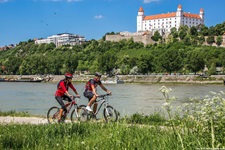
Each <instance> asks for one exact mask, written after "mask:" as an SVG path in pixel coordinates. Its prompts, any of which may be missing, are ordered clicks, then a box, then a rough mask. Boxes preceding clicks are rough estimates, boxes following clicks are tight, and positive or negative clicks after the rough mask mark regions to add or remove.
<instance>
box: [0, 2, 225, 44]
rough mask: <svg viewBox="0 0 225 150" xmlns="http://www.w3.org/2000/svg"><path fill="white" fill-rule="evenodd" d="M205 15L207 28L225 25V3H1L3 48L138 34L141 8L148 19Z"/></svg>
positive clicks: (1, 42) (0, 35)
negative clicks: (61, 36)
mask: <svg viewBox="0 0 225 150" xmlns="http://www.w3.org/2000/svg"><path fill="white" fill-rule="evenodd" d="M179 4H181V5H182V8H183V11H184V12H191V13H194V14H198V13H199V10H200V8H203V9H204V11H205V25H206V26H208V27H210V26H215V25H216V24H220V23H222V22H224V21H225V15H224V14H225V9H224V7H225V0H0V47H1V46H5V45H9V44H16V43H19V42H20V41H27V40H29V39H34V38H46V37H48V36H51V35H54V34H58V33H64V32H67V33H73V34H79V35H83V36H85V38H86V39H87V40H91V39H96V40H98V39H100V38H102V37H103V36H104V35H105V33H107V32H112V31H113V32H120V31H129V32H136V18H137V12H138V9H139V8H140V6H142V7H143V9H144V11H145V15H154V14H162V13H167V12H175V11H176V10H177V6H178V5H179Z"/></svg>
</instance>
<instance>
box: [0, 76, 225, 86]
mask: <svg viewBox="0 0 225 150" xmlns="http://www.w3.org/2000/svg"><path fill="white" fill-rule="evenodd" d="M19 77H21V76H17V75H0V78H7V79H16V78H19ZM22 77H27V78H29V77H40V76H38V75H23V76H22ZM42 77H43V78H44V81H43V82H53V83H55V82H58V81H60V80H61V79H63V78H64V75H47V76H42ZM93 77H94V76H93V75H75V76H74V78H73V81H74V82H87V81H88V80H89V79H91V78H93ZM118 77H119V79H120V80H123V81H124V82H125V83H155V84H157V83H177V84H224V79H225V75H212V76H209V77H208V76H199V75H118ZM114 79H115V78H109V77H106V76H103V77H102V80H114Z"/></svg>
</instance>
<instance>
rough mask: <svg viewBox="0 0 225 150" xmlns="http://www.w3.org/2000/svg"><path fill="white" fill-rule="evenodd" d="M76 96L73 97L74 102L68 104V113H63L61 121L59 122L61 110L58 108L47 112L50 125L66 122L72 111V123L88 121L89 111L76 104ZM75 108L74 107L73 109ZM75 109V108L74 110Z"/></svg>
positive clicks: (52, 108)
mask: <svg viewBox="0 0 225 150" xmlns="http://www.w3.org/2000/svg"><path fill="white" fill-rule="evenodd" d="M76 98H77V97H76V96H73V97H72V101H71V102H69V103H67V104H66V105H68V106H66V109H67V111H66V112H65V111H63V114H62V117H61V120H59V116H58V115H59V110H60V108H59V107H57V106H53V107H51V108H50V109H49V110H48V112H47V120H48V122H49V123H58V122H65V120H66V117H67V115H68V114H69V113H70V110H71V109H72V112H71V115H70V120H71V122H72V123H74V122H77V121H87V110H86V109H85V108H83V107H81V106H78V105H77V103H76V100H75V99H76ZM73 106H74V107H73ZM72 107H73V108H72Z"/></svg>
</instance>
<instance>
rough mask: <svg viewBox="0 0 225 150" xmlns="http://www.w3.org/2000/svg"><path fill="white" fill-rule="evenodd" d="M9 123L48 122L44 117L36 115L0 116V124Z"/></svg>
mask: <svg viewBox="0 0 225 150" xmlns="http://www.w3.org/2000/svg"><path fill="white" fill-rule="evenodd" d="M9 123H18V124H45V123H48V121H47V119H46V118H38V117H11V116H6V117H2V116H0V124H9Z"/></svg>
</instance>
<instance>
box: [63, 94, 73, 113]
mask: <svg viewBox="0 0 225 150" xmlns="http://www.w3.org/2000/svg"><path fill="white" fill-rule="evenodd" d="M62 100H65V101H67V102H68V103H66V104H65V108H67V107H68V106H69V105H70V103H71V102H72V98H71V97H69V96H67V95H64V96H63V97H62ZM64 111H65V112H67V109H64Z"/></svg>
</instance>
